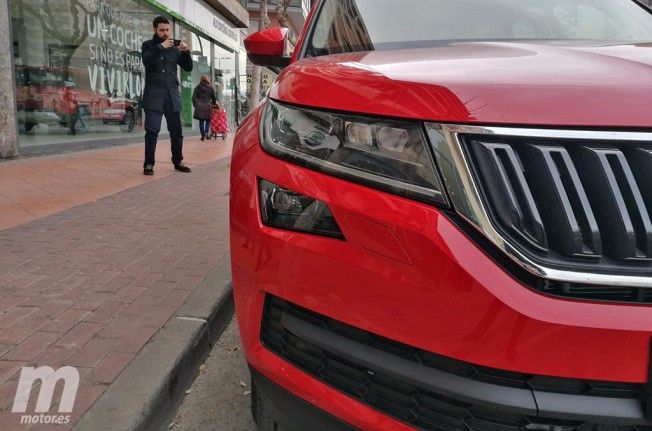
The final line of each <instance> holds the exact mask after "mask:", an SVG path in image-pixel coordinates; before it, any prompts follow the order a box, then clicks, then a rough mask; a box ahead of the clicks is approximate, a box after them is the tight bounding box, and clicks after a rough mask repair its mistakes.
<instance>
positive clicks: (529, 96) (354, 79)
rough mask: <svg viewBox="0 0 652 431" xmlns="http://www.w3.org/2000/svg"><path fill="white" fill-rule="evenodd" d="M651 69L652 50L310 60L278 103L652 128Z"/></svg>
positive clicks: (499, 46)
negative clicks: (561, 102)
mask: <svg viewBox="0 0 652 431" xmlns="http://www.w3.org/2000/svg"><path fill="white" fill-rule="evenodd" d="M650 66H652V44H645V45H610V46H601V45H586V44H585V45H577V44H563V45H562V44H558V43H557V44H536V45H535V44H523V43H506V42H504V43H499V42H491V43H490V42H474V43H471V42H469V43H457V44H452V45H449V46H444V47H433V48H426V49H402V50H396V51H376V52H368V53H367V52H365V53H352V54H339V55H331V56H323V57H315V58H310V59H303V60H302V61H301V63H300V64H299V65H296V64H294V65H291V66H290V67H288V68H286V69H285V70H284V71H283V72H282V73H281V75H280V76H279V78H278V80H277V81H276V82H275V83H274V85H272V87H271V90H270V93H269V95H270V97H271V98H272V99H278V100H282V101H285V102H288V103H294V104H298V105H306V106H310V107H320V108H324V109H334V110H343V109H344V110H347V111H352V112H364V113H366V114H375V115H381V116H389V117H399V118H410V119H415V120H425V121H441V122H453V123H481V124H519V125H521V126H522V125H541V126H546V125H547V126H584V127H602V128H604V127H629V128H636V127H638V128H649V127H650V118H652V104H650V103H649V95H650V92H651V91H652V78H650V74H649V68H650ZM642 72H644V73H642ZM533 100H536V103H532V101H533ZM560 101H563V104H561V105H560ZM623 112H626V113H627V115H623Z"/></svg>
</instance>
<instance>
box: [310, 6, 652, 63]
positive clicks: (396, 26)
mask: <svg viewBox="0 0 652 431" xmlns="http://www.w3.org/2000/svg"><path fill="white" fill-rule="evenodd" d="M524 40H525V41H527V40H591V41H609V42H628V43H631V42H639V43H640V42H652V14H651V13H650V11H649V10H647V9H645V8H644V7H643V6H641V5H639V4H637V3H636V2H635V1H634V0H323V3H322V6H321V8H320V10H319V14H318V16H317V20H316V22H315V25H314V27H313V29H312V33H311V37H310V38H309V40H308V43H307V44H306V53H305V55H306V56H308V57H311V56H318V55H328V54H337V53H343V52H356V51H372V50H386V49H401V48H414V47H420V46H433V45H438V44H445V43H451V42H456V41H524Z"/></svg>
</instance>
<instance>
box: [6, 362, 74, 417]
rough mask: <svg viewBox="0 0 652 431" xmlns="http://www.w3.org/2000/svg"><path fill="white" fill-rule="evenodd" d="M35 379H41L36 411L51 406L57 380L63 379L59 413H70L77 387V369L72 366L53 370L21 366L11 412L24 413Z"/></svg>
mask: <svg viewBox="0 0 652 431" xmlns="http://www.w3.org/2000/svg"><path fill="white" fill-rule="evenodd" d="M36 380H40V381H41V388H40V390H39V395H38V400H37V402H36V409H35V412H36V413H47V412H49V411H50V407H51V406H52V399H53V398H54V390H55V388H56V386H57V382H58V381H59V380H63V393H62V394H61V402H60V403H59V413H71V412H72V408H73V406H74V405H75V398H77V389H78V388H79V371H78V370H77V368H74V367H61V368H59V369H58V370H56V371H55V370H54V369H53V368H52V367H47V366H46V367H38V368H34V367H23V369H22V370H21V372H20V380H19V381H18V389H17V390H16V397H15V398H14V405H13V407H12V409H11V411H12V413H25V412H26V411H27V404H28V403H29V398H30V393H31V392H32V387H33V385H34V382H36Z"/></svg>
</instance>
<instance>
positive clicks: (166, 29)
mask: <svg viewBox="0 0 652 431" xmlns="http://www.w3.org/2000/svg"><path fill="white" fill-rule="evenodd" d="M152 24H153V25H154V30H155V34H154V37H153V38H152V39H151V40H147V41H145V42H143V49H142V54H143V64H144V65H145V94H144V95H143V109H144V110H145V163H143V173H144V174H145V175H154V161H155V160H154V153H155V152H156V141H157V139H158V133H159V131H160V130H161V120H162V118H163V116H164V115H165V119H166V121H167V123H168V131H169V132H170V140H171V141H172V163H173V164H174V168H175V169H176V170H177V171H181V172H190V168H189V167H188V166H186V165H184V164H183V163H182V160H183V134H182V133H181V106H182V105H181V93H180V91H179V79H178V78H177V66H181V67H182V68H183V69H184V70H186V71H188V72H190V71H191V70H192V58H191V57H190V51H189V49H188V45H186V44H185V43H184V42H181V43H177V44H175V41H174V39H172V38H171V37H170V34H171V30H170V21H168V19H167V18H165V17H163V16H157V17H156V18H154V21H153V23H152Z"/></svg>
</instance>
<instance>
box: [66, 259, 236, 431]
mask: <svg viewBox="0 0 652 431" xmlns="http://www.w3.org/2000/svg"><path fill="white" fill-rule="evenodd" d="M233 310H234V305H233V290H232V287H231V261H230V258H229V254H228V253H227V255H226V256H225V257H224V258H223V259H222V260H221V261H220V263H218V264H217V265H216V266H215V268H213V270H212V271H211V272H210V273H209V274H208V275H207V276H206V278H204V280H203V281H202V282H201V283H200V284H199V286H198V287H197V289H196V290H195V292H194V293H193V294H192V295H191V296H190V297H189V298H188V299H187V300H186V302H185V303H184V304H183V305H181V307H179V309H178V310H177V311H176V312H175V314H174V315H173V316H172V318H170V320H168V321H167V323H166V324H165V325H164V326H163V327H162V328H161V329H160V330H159V331H158V332H157V333H156V334H155V335H154V336H153V337H152V339H151V340H150V341H149V342H148V343H147V344H146V345H145V347H143V349H142V350H141V351H140V352H139V353H138V354H137V355H136V357H135V358H134V359H133V360H132V361H131V362H130V363H129V365H128V366H127V367H126V368H125V369H124V370H123V372H122V373H121V374H120V376H119V377H118V378H117V379H116V381H114V382H113V383H112V384H111V386H109V388H108V389H107V390H106V391H105V392H104V393H103V394H102V396H101V397H100V398H99V399H98V400H97V401H96V402H95V404H93V406H92V407H91V408H90V409H89V410H88V411H87V412H86V413H85V414H84V416H83V417H82V418H81V420H80V421H79V422H78V423H77V425H76V426H74V427H73V430H75V431H95V430H125V431H150V430H152V431H154V430H167V428H168V425H169V423H170V421H171V420H172V419H173V417H174V415H175V413H176V410H177V408H178V407H179V405H180V403H181V401H182V400H183V397H184V396H185V391H186V389H188V388H189V387H190V385H191V384H192V382H193V381H194V379H195V376H196V375H197V373H198V369H199V366H200V365H201V364H202V363H203V362H204V361H205V359H206V358H207V357H208V354H209V353H210V350H211V347H212V346H213V344H214V343H215V341H216V340H217V339H218V338H219V336H220V334H221V333H222V332H223V331H224V329H225V328H226V326H227V325H228V323H229V321H230V320H231V317H232V316H233Z"/></svg>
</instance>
